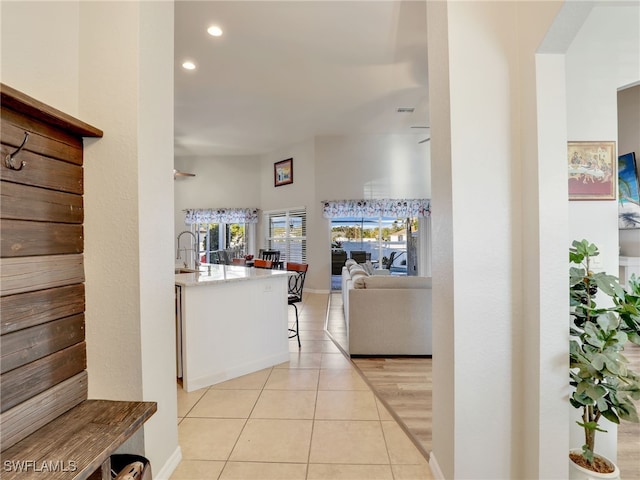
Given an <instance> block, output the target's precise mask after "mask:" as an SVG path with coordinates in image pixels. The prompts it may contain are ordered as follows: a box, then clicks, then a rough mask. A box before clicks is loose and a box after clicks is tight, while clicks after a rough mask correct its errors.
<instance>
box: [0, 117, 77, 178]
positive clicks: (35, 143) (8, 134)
mask: <svg viewBox="0 0 640 480" xmlns="http://www.w3.org/2000/svg"><path fill="white" fill-rule="evenodd" d="M4 118H5V114H4V113H3V117H2V119H3V122H2V126H1V128H0V133H1V135H2V143H4V144H5V145H12V146H14V147H18V146H19V145H20V144H21V143H22V141H23V140H24V134H25V132H28V133H29V139H28V140H27V143H26V144H25V146H24V149H25V150H27V151H29V152H34V153H37V154H40V155H45V156H47V157H53V158H58V159H60V160H64V161H65V162H71V163H75V164H76V165H82V140H79V139H75V141H73V139H72V141H73V144H69V143H63V142H61V141H60V140H58V138H60V136H61V135H62V134H61V133H60V134H57V132H50V135H51V136H50V137H47V136H43V135H41V134H39V133H36V132H34V131H32V130H31V129H30V128H29V127H28V126H25V127H19V126H17V125H14V124H12V123H9V122H5V121H4ZM54 135H55V137H54ZM51 137H54V138H51ZM65 140H67V139H66V138H65ZM18 158H19V157H18ZM23 171H24V170H23Z"/></svg>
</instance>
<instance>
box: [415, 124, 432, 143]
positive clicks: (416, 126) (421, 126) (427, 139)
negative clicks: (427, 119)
mask: <svg viewBox="0 0 640 480" xmlns="http://www.w3.org/2000/svg"><path fill="white" fill-rule="evenodd" d="M411 128H431V127H427V126H424V125H415V126H412V127H411ZM429 140H431V137H427V138H425V139H423V140H420V141H419V142H418V145H419V144H421V143H426V142H428V141H429Z"/></svg>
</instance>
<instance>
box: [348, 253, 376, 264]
mask: <svg viewBox="0 0 640 480" xmlns="http://www.w3.org/2000/svg"><path fill="white" fill-rule="evenodd" d="M351 258H353V259H354V260H355V261H356V262H358V263H365V262H366V261H367V260H371V254H369V258H367V252H365V251H364V250H351Z"/></svg>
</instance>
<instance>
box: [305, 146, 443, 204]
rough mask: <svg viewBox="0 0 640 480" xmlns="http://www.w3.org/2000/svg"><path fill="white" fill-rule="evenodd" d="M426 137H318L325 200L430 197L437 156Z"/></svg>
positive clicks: (319, 175)
mask: <svg viewBox="0 0 640 480" xmlns="http://www.w3.org/2000/svg"><path fill="white" fill-rule="evenodd" d="M427 136H428V134H424V135H413V134H412V135H353V136H323V137H317V138H316V163H317V169H316V183H317V185H318V194H320V195H321V196H323V198H321V199H320V200H341V199H357V198H367V199H368V198H430V196H431V182H430V172H431V156H430V146H429V143H428V142H427V143H422V144H418V141H419V140H422V139H423V138H426V137H427Z"/></svg>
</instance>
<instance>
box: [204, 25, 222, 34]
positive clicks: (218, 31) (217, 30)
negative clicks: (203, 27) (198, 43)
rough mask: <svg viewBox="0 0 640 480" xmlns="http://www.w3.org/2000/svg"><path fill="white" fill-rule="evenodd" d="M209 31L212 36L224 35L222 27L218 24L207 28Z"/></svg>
mask: <svg viewBox="0 0 640 480" xmlns="http://www.w3.org/2000/svg"><path fill="white" fill-rule="evenodd" d="M207 33H208V34H209V35H211V36H212V37H219V36H220V35H222V29H221V28H220V27H218V26H217V25H211V26H210V27H209V28H207Z"/></svg>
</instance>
